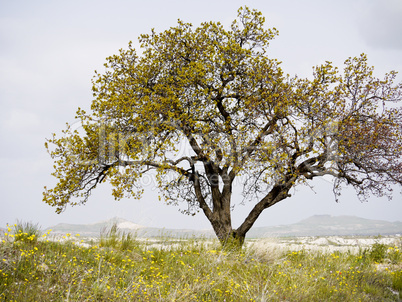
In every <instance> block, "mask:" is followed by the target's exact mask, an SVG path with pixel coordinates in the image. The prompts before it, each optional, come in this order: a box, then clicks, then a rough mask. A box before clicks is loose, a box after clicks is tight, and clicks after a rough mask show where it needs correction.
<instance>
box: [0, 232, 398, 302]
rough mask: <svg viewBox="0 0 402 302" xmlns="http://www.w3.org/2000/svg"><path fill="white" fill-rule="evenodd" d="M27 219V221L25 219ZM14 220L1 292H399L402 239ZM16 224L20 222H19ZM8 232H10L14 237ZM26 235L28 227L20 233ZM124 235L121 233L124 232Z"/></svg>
mask: <svg viewBox="0 0 402 302" xmlns="http://www.w3.org/2000/svg"><path fill="white" fill-rule="evenodd" d="M30 226H32V225H30ZM28 229H29V228H25V229H21V228H19V227H16V226H14V227H13V228H12V227H11V228H10V227H9V229H8V232H7V233H6V234H5V236H4V238H2V243H1V244H0V300H1V301H398V299H400V298H402V272H401V269H402V255H401V250H402V246H401V245H400V244H399V245H397V246H383V245H380V244H375V245H373V246H372V247H371V248H367V249H364V250H361V251H360V252H358V253H357V254H353V253H347V252H346V253H341V252H334V253H323V252H319V251H305V250H300V251H297V252H295V251H287V250H284V249H277V248H273V247H272V246H264V248H261V247H258V246H257V245H254V247H248V248H244V249H243V250H241V251H225V250H222V249H221V248H220V247H219V245H218V243H217V242H215V243H212V244H211V243H210V242H209V241H206V240H199V241H196V240H188V241H179V243H175V244H174V245H172V247H171V248H170V249H167V248H150V247H149V246H147V245H146V244H144V243H141V242H140V241H139V240H136V239H135V238H133V237H131V236H130V235H127V234H124V233H120V232H119V231H118V230H117V229H116V228H114V229H113V228H112V229H111V230H109V231H108V233H107V234H103V236H102V237H101V239H100V240H99V241H97V242H85V240H83V239H81V237H80V236H79V235H78V234H77V235H71V234H67V235H65V236H64V237H63V238H60V239H59V240H56V238H51V235H49V232H48V233H46V234H44V235H42V236H41V238H40V239H38V237H40V236H36V235H35V236H34V237H32V234H31V235H29V233H25V232H24V231H25V230H28ZM20 230H21V232H20ZM17 234H26V235H19V236H17V237H18V238H23V240H22V239H18V240H17V237H16V235H17ZM28 235H29V236H28ZM127 236H128V237H127Z"/></svg>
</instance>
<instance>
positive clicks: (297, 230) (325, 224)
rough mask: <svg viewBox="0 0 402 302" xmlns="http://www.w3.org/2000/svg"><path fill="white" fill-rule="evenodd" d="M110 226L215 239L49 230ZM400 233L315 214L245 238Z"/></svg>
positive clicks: (198, 233) (378, 224) (202, 233)
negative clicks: (111, 228) (118, 230)
mask: <svg viewBox="0 0 402 302" xmlns="http://www.w3.org/2000/svg"><path fill="white" fill-rule="evenodd" d="M113 224H116V225H117V227H118V228H119V229H120V230H121V231H123V232H130V233H133V234H135V235H136V236H138V237H159V236H165V237H179V238H189V237H206V238H209V237H215V234H214V232H213V231H212V229H210V230H189V229H164V228H149V227H145V226H142V225H139V224H135V223H133V222H131V221H128V220H125V219H122V218H117V217H115V218H112V219H110V220H107V221H101V222H97V223H93V224H66V223H60V224H57V225H55V226H52V227H49V228H48V229H52V233H53V234H65V233H71V234H77V233H78V234H80V235H81V236H88V237H98V236H100V234H101V232H104V231H105V230H107V229H108V228H110V227H111V226H112V225H113ZM396 234H402V222H399V221H398V222H389V221H383V220H371V219H364V218H360V217H356V216H330V215H315V216H312V217H310V218H307V219H305V220H302V221H300V222H297V223H294V224H289V225H280V226H271V227H255V228H251V230H250V231H249V232H248V234H247V238H264V237H286V236H295V237H296V236H297V237H300V236H353V235H360V236H370V235H374V236H377V235H396Z"/></svg>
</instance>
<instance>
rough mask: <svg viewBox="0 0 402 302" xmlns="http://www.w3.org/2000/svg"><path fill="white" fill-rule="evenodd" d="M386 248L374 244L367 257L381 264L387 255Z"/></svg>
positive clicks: (383, 245)
mask: <svg viewBox="0 0 402 302" xmlns="http://www.w3.org/2000/svg"><path fill="white" fill-rule="evenodd" d="M387 250H388V246H386V245H385V244H383V243H378V242H376V243H374V244H373V246H372V247H371V249H370V252H369V257H370V258H371V259H372V260H373V261H375V262H382V261H383V260H384V258H385V256H386V255H387Z"/></svg>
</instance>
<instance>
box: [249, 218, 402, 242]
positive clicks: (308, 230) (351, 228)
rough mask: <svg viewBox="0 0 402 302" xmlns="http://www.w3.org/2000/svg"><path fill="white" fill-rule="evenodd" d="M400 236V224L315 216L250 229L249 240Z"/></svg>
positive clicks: (401, 223) (401, 231)
mask: <svg viewBox="0 0 402 302" xmlns="http://www.w3.org/2000/svg"><path fill="white" fill-rule="evenodd" d="M396 234H402V222H399V221H398V222H389V221H383V220H371V219H365V218H360V217H356V216H330V215H315V216H312V217H310V218H307V219H305V220H302V221H300V222H298V223H295V224H290V225H281V226H274V227H256V228H252V229H251V230H250V231H249V233H248V234H247V235H248V237H249V238H250V237H251V238H261V237H272V236H275V237H280V236H298V237H300V236H333V235H334V236H336V235H339V236H352V235H360V236H361V235H363V236H369V235H374V236H376V235H396Z"/></svg>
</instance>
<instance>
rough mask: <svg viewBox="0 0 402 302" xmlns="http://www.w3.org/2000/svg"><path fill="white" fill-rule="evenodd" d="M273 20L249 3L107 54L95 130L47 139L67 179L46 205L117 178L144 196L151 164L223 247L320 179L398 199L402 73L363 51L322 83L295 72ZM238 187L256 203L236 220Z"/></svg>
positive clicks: (168, 195) (116, 183)
mask: <svg viewBox="0 0 402 302" xmlns="http://www.w3.org/2000/svg"><path fill="white" fill-rule="evenodd" d="M264 22H265V19H264V17H263V16H262V15H261V13H260V12H258V11H256V10H251V9H249V8H247V7H246V8H240V9H239V11H238V18H237V20H235V21H234V22H233V23H232V25H231V28H230V30H225V29H224V27H223V26H222V25H221V24H220V23H214V22H209V23H202V24H201V25H200V26H199V27H197V28H195V29H194V28H193V26H192V25H191V24H188V23H183V22H182V21H180V20H179V22H178V25H177V26H176V27H172V28H170V29H168V30H166V31H164V32H162V33H156V32H155V31H153V30H152V32H151V34H149V35H141V37H140V39H139V40H140V43H141V47H142V49H143V52H142V54H141V55H137V54H136V52H135V49H134V48H133V47H132V43H131V42H130V43H129V46H128V49H127V50H120V53H119V54H118V55H113V56H111V57H109V58H107V63H106V64H105V67H106V71H105V73H104V74H99V73H97V72H95V73H96V75H95V77H94V80H93V88H92V89H93V95H94V100H93V102H92V106H91V113H90V114H87V113H86V112H85V111H84V110H82V109H78V111H77V118H78V119H79V120H80V123H81V125H82V131H81V132H79V131H77V130H74V129H73V127H72V126H71V125H68V126H67V129H66V130H65V131H64V136H63V137H61V138H59V137H56V135H55V134H53V137H52V138H51V139H49V140H48V141H47V142H46V147H47V148H48V149H49V152H50V154H51V156H52V158H53V159H54V160H55V166H54V167H55V171H54V173H53V175H54V176H55V177H57V178H58V183H57V185H56V186H55V187H54V188H53V189H47V188H46V187H45V191H44V201H45V202H46V203H48V204H49V205H51V206H54V207H56V208H57V210H56V211H57V212H58V213H59V212H61V211H63V210H64V209H65V207H66V205H68V204H71V205H75V204H80V203H85V202H86V201H87V199H88V197H89V196H90V194H91V192H92V190H93V189H95V188H96V187H97V186H98V185H99V184H100V183H102V182H104V181H109V182H110V183H111V184H112V186H113V191H112V194H113V196H114V197H115V198H116V199H120V198H122V197H124V196H131V197H134V198H140V197H141V193H142V191H143V190H142V187H141V179H142V177H143V176H144V175H145V174H147V173H148V174H149V173H151V175H153V176H154V177H155V179H156V181H157V184H158V187H159V188H160V193H161V194H160V195H161V196H162V197H163V198H164V200H166V202H168V203H170V204H178V203H179V202H184V203H185V204H186V208H185V209H184V210H183V212H184V213H187V214H194V213H195V212H197V211H200V210H201V211H202V212H203V213H204V214H205V216H206V217H207V219H208V220H209V221H210V223H211V225H212V227H213V229H214V231H215V233H216V235H217V237H218V238H219V240H220V241H221V243H222V244H227V243H228V242H229V241H230V242H233V241H234V242H235V243H237V244H240V245H241V244H242V243H243V241H244V238H245V236H246V233H247V232H248V231H249V230H250V228H251V227H252V226H253V224H254V222H255V221H256V219H257V218H258V216H259V215H260V214H261V213H262V211H263V210H265V209H267V208H269V207H271V206H273V205H274V204H276V203H278V202H280V201H282V200H284V199H286V198H288V197H289V196H290V194H289V192H290V190H291V188H293V187H295V186H296V185H300V184H306V183H308V182H309V181H310V180H312V179H313V178H316V177H322V176H324V175H330V176H331V177H333V179H334V192H335V197H336V198H338V196H339V195H340V190H341V188H342V186H343V185H344V184H347V185H350V186H353V187H354V188H355V189H356V192H357V194H358V196H359V197H361V198H362V199H364V200H365V199H367V198H368V196H369V195H370V194H374V195H376V196H383V195H386V196H388V197H389V198H391V197H392V196H391V193H392V188H393V187H394V185H395V184H399V185H400V184H402V173H401V172H402V162H401V156H400V155H401V150H402V140H401V133H402V109H401V107H398V102H400V101H401V98H402V97H401V95H402V94H401V91H402V84H394V82H395V78H396V72H390V73H388V74H386V75H385V78H384V79H383V80H379V79H377V78H375V77H374V76H373V67H369V66H368V65H367V58H366V56H365V55H364V54H362V55H360V57H356V58H349V59H348V60H346V62H345V68H344V70H343V72H339V71H338V69H337V68H336V67H333V66H332V64H331V63H330V62H326V63H325V64H323V65H321V66H317V67H315V68H313V77H312V79H302V78H298V77H290V76H287V75H284V73H283V72H282V70H281V68H280V63H279V62H278V61H277V60H274V59H271V58H269V56H268V55H267V50H268V44H269V41H270V40H272V39H273V38H274V37H275V36H276V35H277V34H278V32H277V30H276V29H275V28H273V29H265V28H264ZM48 143H51V146H54V147H53V148H52V147H50V146H49V144H48ZM237 184H241V185H242V188H243V196H244V201H247V200H248V201H251V202H255V205H254V207H253V209H252V210H251V212H250V213H249V214H248V216H247V217H246V219H245V220H244V222H243V223H242V224H241V225H240V226H239V227H238V228H237V229H234V228H232V223H231V208H232V190H233V187H234V185H237Z"/></svg>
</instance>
